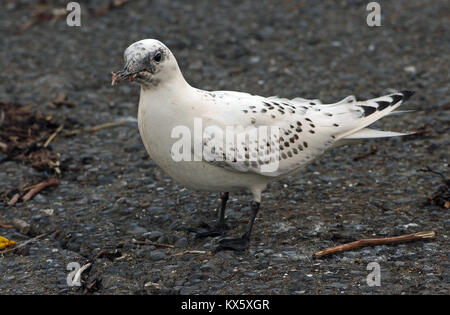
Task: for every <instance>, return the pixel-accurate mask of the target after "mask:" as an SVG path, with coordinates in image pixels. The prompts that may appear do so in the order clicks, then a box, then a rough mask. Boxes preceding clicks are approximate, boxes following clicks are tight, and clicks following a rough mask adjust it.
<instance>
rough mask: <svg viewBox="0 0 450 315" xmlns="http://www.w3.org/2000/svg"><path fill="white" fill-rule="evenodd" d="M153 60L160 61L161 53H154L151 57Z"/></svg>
mask: <svg viewBox="0 0 450 315" xmlns="http://www.w3.org/2000/svg"><path fill="white" fill-rule="evenodd" d="M153 60H154V61H156V62H160V61H161V53H156V55H155V56H154V57H153Z"/></svg>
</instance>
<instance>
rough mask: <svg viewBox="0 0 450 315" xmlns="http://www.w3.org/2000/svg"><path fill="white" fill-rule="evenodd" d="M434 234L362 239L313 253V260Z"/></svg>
mask: <svg viewBox="0 0 450 315" xmlns="http://www.w3.org/2000/svg"><path fill="white" fill-rule="evenodd" d="M435 235H436V233H435V232H434V231H427V232H418V233H413V234H407V235H401V236H392V237H384V238H367V239H362V240H359V241H356V242H351V243H347V244H343V245H338V246H334V247H329V248H326V249H323V250H321V251H319V252H316V253H314V258H320V257H323V256H327V255H331V254H336V253H340V252H345V251H349V250H353V249H357V248H361V247H366V246H376V245H386V244H397V243H406V242H412V241H418V240H424V239H429V238H434V237H435Z"/></svg>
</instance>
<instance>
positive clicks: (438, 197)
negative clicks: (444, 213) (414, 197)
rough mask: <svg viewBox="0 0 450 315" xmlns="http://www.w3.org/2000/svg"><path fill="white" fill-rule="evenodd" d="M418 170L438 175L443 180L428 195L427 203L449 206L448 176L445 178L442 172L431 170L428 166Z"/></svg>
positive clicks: (449, 183)
mask: <svg viewBox="0 0 450 315" xmlns="http://www.w3.org/2000/svg"><path fill="white" fill-rule="evenodd" d="M419 171H420V172H428V173H432V174H436V175H439V176H440V177H441V178H442V182H443V184H442V185H440V186H439V187H438V188H437V189H436V191H435V192H434V193H433V194H431V195H430V196H428V200H427V204H429V205H433V206H439V207H442V208H445V209H448V208H450V178H446V177H445V176H444V174H442V173H440V172H436V171H433V170H432V169H431V168H430V167H427V168H426V169H420V170H419Z"/></svg>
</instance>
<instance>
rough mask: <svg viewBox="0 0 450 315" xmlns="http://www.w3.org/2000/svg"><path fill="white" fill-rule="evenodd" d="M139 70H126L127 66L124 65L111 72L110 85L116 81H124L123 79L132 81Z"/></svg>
mask: <svg viewBox="0 0 450 315" xmlns="http://www.w3.org/2000/svg"><path fill="white" fill-rule="evenodd" d="M140 71H141V70H135V71H128V67H127V66H125V67H124V68H123V69H122V70H121V71H118V72H111V75H112V81H111V85H116V82H117V81H125V80H128V81H133V79H134V78H135V77H136V75H137V74H138V73H139V72H140Z"/></svg>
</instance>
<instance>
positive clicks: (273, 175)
mask: <svg viewBox="0 0 450 315" xmlns="http://www.w3.org/2000/svg"><path fill="white" fill-rule="evenodd" d="M125 63H126V65H125V68H124V70H122V71H121V72H120V73H117V74H114V76H113V82H115V81H117V80H118V79H130V80H135V81H137V82H139V83H140V84H141V96H140V100H139V112H138V124H139V131H140V134H141V137H142V140H143V143H144V145H145V147H146V149H147V151H148V153H149V154H150V156H151V158H152V159H153V160H154V161H155V162H156V163H157V164H158V165H159V166H160V167H161V168H162V169H163V170H165V171H166V172H167V173H168V174H169V175H170V176H171V177H173V178H174V179H175V180H176V181H178V182H179V183H181V184H182V185H185V186H187V187H190V188H193V189H197V190H205V191H217V192H230V191H238V190H247V191H250V192H251V193H252V194H253V200H254V202H256V203H257V204H258V207H259V202H260V201H261V193H262V191H263V190H264V189H265V188H266V186H267V184H268V183H269V182H271V181H273V180H277V179H280V178H282V177H285V176H288V175H293V174H295V173H297V172H298V171H299V170H301V169H302V168H303V167H304V166H305V165H306V164H307V163H309V162H311V161H312V160H313V159H314V158H316V157H317V156H319V155H321V154H322V153H323V152H324V151H325V150H326V149H328V148H330V147H333V146H337V145H340V144H345V143H347V142H349V141H353V140H355V139H365V138H379V137H392V136H400V135H405V133H397V132H388V131H378V130H372V129H369V128H367V127H368V126H369V125H371V124H372V123H374V122H375V121H377V120H379V119H380V118H382V117H384V116H387V115H389V114H391V113H393V112H394V111H395V110H396V109H397V108H398V107H399V106H400V105H401V104H402V102H403V101H404V100H406V99H407V98H408V97H410V96H411V95H412V94H413V93H412V92H409V91H403V92H398V93H393V94H391V95H388V96H383V97H379V98H375V99H371V100H367V101H357V100H356V99H355V97H354V96H348V97H346V98H344V99H343V100H341V101H340V102H337V103H334V104H322V103H321V102H320V101H319V100H307V99H303V98H295V99H292V100H289V99H284V98H279V97H261V96H256V95H251V94H247V93H242V92H231V91H214V92H208V91H203V90H200V89H196V88H193V87H191V86H190V85H189V84H188V83H187V82H186V81H185V79H184V78H183V75H182V73H181V71H180V69H179V67H178V64H177V62H176V59H175V57H174V56H173V54H172V53H171V52H170V50H169V49H168V48H167V47H166V46H164V45H163V44H162V43H160V42H159V41H156V40H151V39H148V40H142V41H139V42H137V43H134V44H133V45H131V46H130V47H128V48H127V50H126V52H125ZM196 119H197V121H198V119H200V120H201V123H202V126H201V127H202V128H203V129H202V130H203V131H205V132H202V133H201V139H196V138H195V137H198V132H196V130H195V128H196V126H195V123H194V121H195V120H196ZM177 126H184V127H186V129H187V130H189V131H190V133H191V136H192V143H194V142H195V141H200V143H201V145H202V149H203V152H207V153H206V154H203V153H202V154H201V156H198V152H197V154H196V152H194V151H193V152H192V153H193V155H192V158H193V159H194V157H196V158H197V159H200V160H201V161H179V162H177V161H175V160H174V159H173V152H172V148H173V146H174V144H175V143H176V142H177V140H179V139H177V138H174V137H173V130H174V128H176V127H177ZM209 126H215V127H217V128H219V129H221V130H223V134H225V129H226V128H227V127H229V126H233V127H235V126H244V127H247V126H253V127H255V128H258V127H260V126H268V127H277V128H279V129H278V130H279V133H280V134H279V138H278V139H268V138H266V139H263V140H264V141H265V142H264V141H263V142H259V143H258V147H259V150H261V151H264V150H266V149H268V148H271V147H272V146H276V148H277V149H278V148H279V160H278V162H279V165H278V168H277V169H276V170H275V171H272V172H264V171H262V169H261V167H262V166H263V165H264V164H267V161H268V160H267V159H266V160H265V159H264V158H263V157H261V158H259V159H257V160H256V161H255V160H253V161H249V159H246V158H245V156H246V154H247V155H249V150H248V149H249V143H247V142H246V143H243V146H242V147H241V148H238V146H237V145H236V144H235V146H234V147H233V149H232V152H234V154H235V155H233V156H231V157H230V156H227V154H225V152H229V151H226V149H229V147H227V141H228V140H229V139H228V138H226V139H225V140H223V139H222V138H220V137H219V138H218V137H215V135H214V132H213V131H211V132H208V128H207V127H209ZM217 128H216V129H213V128H211V130H217ZM236 136H237V135H236V134H233V137H236ZM274 140H276V141H274ZM258 152H259V151H258ZM261 154H262V155H264V154H263V153H262V152H261ZM237 155H241V159H236V157H237ZM242 157H244V159H242ZM248 157H249V156H248ZM224 158H225V159H224ZM268 158H270V156H268ZM265 162H266V163H265ZM225 202H226V200H225ZM256 211H257V209H256ZM255 215H256V213H255ZM252 223H253V221H252V222H251V224H252ZM249 232H251V226H249ZM249 235H250V233H248V236H249ZM236 240H237V239H233V240H232V241H235V242H236ZM241 240H242V238H241ZM228 245H230V244H228ZM247 245H248V244H247ZM226 247H227V246H226ZM228 247H229V248H233V246H228ZM233 249H236V248H233Z"/></svg>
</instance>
